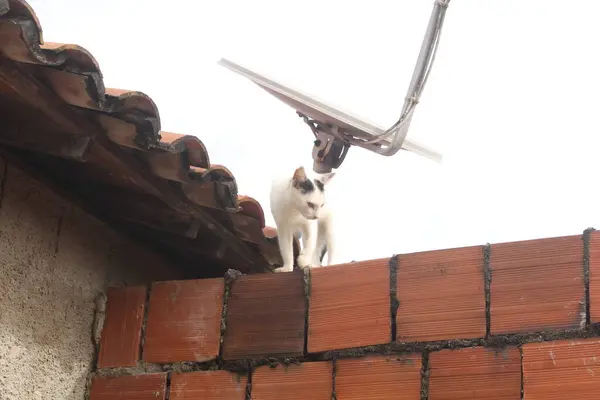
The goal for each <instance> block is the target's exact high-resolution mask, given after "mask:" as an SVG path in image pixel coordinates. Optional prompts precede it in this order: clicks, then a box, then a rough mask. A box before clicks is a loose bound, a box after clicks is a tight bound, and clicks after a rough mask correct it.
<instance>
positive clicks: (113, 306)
mask: <svg viewBox="0 0 600 400" xmlns="http://www.w3.org/2000/svg"><path fill="white" fill-rule="evenodd" d="M146 293H147V288H145V287H143V286H135V287H110V288H108V289H107V290H106V297H107V303H106V318H105V320H104V327H103V328H102V334H101V337H100V353H99V355H98V368H111V367H135V366H136V365H137V361H138V359H139V356H140V340H141V330H142V322H143V319H144V308H145V305H146Z"/></svg>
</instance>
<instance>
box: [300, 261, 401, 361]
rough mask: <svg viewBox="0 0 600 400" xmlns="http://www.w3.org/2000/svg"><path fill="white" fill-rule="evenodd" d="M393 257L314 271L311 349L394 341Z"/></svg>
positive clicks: (317, 350) (310, 334)
mask: <svg viewBox="0 0 600 400" xmlns="http://www.w3.org/2000/svg"><path fill="white" fill-rule="evenodd" d="M388 263H389V259H387V258H386V259H379V260H371V261H363V262H357V263H351V264H344V265H335V266H331V267H323V268H315V269H313V270H312V271H311V287H310V310H309V315H308V319H309V322H308V351H309V352H310V353H314V352H320V351H326V350H335V349H344V348H349V347H360V346H368V345H376V344H384V343H389V342H390V341H391V317H390V272H389V264H388Z"/></svg>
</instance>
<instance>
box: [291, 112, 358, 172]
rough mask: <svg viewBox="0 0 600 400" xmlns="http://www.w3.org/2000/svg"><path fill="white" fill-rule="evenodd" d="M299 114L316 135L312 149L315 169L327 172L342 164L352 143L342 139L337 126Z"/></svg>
mask: <svg viewBox="0 0 600 400" xmlns="http://www.w3.org/2000/svg"><path fill="white" fill-rule="evenodd" d="M297 114H298V116H299V117H300V118H302V119H303V120H304V122H305V123H306V124H307V125H308V126H309V127H310V129H311V131H312V132H313V134H314V135H315V141H314V146H313V151H312V157H313V160H314V162H313V171H315V172H316V173H318V174H326V173H329V172H331V170H332V169H334V168H335V169H337V168H339V167H340V165H342V163H343V162H344V159H345V158H346V154H347V153H348V149H350V146H351V145H350V144H349V143H347V142H345V141H344V140H342V138H341V135H340V132H339V128H338V127H337V126H330V125H324V124H321V123H319V122H317V121H314V120H312V119H310V118H309V117H307V116H306V115H304V114H302V113H300V112H297Z"/></svg>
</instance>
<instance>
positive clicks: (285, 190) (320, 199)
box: [271, 167, 335, 272]
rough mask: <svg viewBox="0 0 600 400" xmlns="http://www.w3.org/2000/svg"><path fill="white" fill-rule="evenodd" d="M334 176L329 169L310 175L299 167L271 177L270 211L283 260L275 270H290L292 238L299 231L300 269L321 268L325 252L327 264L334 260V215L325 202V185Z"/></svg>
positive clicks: (292, 255)
mask: <svg viewBox="0 0 600 400" xmlns="http://www.w3.org/2000/svg"><path fill="white" fill-rule="evenodd" d="M311 175H312V174H311ZM334 175H335V172H330V173H328V174H314V176H310V177H309V176H308V175H307V173H306V171H305V170H304V167H299V168H297V169H296V171H294V174H293V176H291V177H290V176H287V177H284V178H281V179H275V180H273V184H272V186H271V213H272V214H273V218H274V219H275V224H276V225H277V238H278V240H279V250H280V252H281V258H282V259H283V267H280V268H276V269H275V272H289V271H292V270H293V268H294V246H293V238H294V236H295V235H298V234H300V235H301V236H302V250H301V251H300V254H299V256H298V266H300V268H306V267H309V266H312V267H320V266H321V255H322V254H323V253H324V252H325V251H326V252H327V265H332V264H333V263H334V259H335V243H334V240H333V239H334V238H333V232H332V230H333V226H332V224H333V215H332V212H331V209H330V208H329V207H328V205H327V204H326V203H325V188H326V186H327V184H328V183H329V181H330V180H331V178H333V176H334ZM315 224H316V231H317V232H316V240H315V232H314V230H315V229H314V228H315Z"/></svg>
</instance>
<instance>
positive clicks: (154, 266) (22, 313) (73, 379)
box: [0, 159, 178, 400]
mask: <svg viewBox="0 0 600 400" xmlns="http://www.w3.org/2000/svg"><path fill="white" fill-rule="evenodd" d="M174 271H175V269H173V268H170V266H169V264H168V263H167V262H166V260H164V259H162V258H161V257H160V256H159V255H158V254H153V252H152V251H151V250H148V249H145V248H143V247H142V246H141V245H139V244H137V243H135V242H133V241H131V240H130V239H128V238H125V237H124V236H121V235H120V234H117V233H116V232H114V231H113V230H111V229H110V228H108V227H107V226H105V225H104V224H102V223H101V222H99V221H97V220H96V219H94V218H92V217H91V216H89V215H87V214H86V213H84V212H83V211H81V210H80V209H78V208H77V207H75V206H74V205H73V204H71V203H69V202H67V201H65V200H63V199H61V198H60V197H58V196H57V195H55V194H54V193H52V192H51V191H50V190H49V189H47V188H45V187H44V186H43V185H41V184H40V183H38V182H37V181H35V180H33V179H32V178H30V177H29V176H28V175H27V174H25V173H24V172H22V171H20V170H19V169H16V168H14V167H12V166H10V165H7V164H6V163H5V162H4V161H3V160H2V159H0V282H1V283H2V287H1V290H0V399H2V400H5V399H6V400H8V399H10V400H36V399H44V400H48V399H53V400H63V399H64V400H81V399H83V398H84V394H85V391H86V379H87V377H88V373H89V371H90V370H91V367H92V365H94V363H95V360H94V357H95V346H94V343H93V334H92V325H93V321H94V314H95V304H96V299H97V298H98V297H99V296H101V295H102V294H103V292H104V291H105V289H106V287H107V286H108V285H111V286H112V285H117V286H123V285H144V284H146V283H148V282H151V281H154V280H160V279H173V278H177V277H178V275H177V273H176V272H174Z"/></svg>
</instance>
